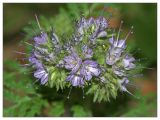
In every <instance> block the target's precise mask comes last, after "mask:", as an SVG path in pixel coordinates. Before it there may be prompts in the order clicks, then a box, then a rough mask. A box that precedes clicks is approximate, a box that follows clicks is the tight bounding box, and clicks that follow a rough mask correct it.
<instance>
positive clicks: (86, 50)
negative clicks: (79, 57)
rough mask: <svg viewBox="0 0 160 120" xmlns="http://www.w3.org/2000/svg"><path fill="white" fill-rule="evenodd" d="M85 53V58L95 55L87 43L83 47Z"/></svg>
mask: <svg viewBox="0 0 160 120" xmlns="http://www.w3.org/2000/svg"><path fill="white" fill-rule="evenodd" d="M82 51H83V54H84V56H85V58H91V57H92V56H93V51H92V49H90V48H89V47H88V46H87V45H84V46H83V47H82Z"/></svg>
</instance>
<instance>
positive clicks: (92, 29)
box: [28, 16, 137, 102]
mask: <svg viewBox="0 0 160 120" xmlns="http://www.w3.org/2000/svg"><path fill="white" fill-rule="evenodd" d="M36 20H37V26H39V31H40V32H39V34H37V35H35V36H34V37H33V38H32V39H33V40H32V42H33V44H32V45H31V46H32V50H31V51H30V53H29V57H28V61H29V66H30V67H32V68H33V75H34V77H35V79H36V80H37V81H38V82H39V83H40V84H42V85H45V86H48V87H56V89H57V90H59V89H65V88H66V87H67V88H68V87H70V88H72V87H81V88H82V89H83V88H85V89H86V94H87V95H88V94H93V95H94V99H93V100H94V101H98V102H101V101H109V100H110V98H111V97H113V98H116V96H117V94H118V93H119V91H121V92H127V93H129V94H131V92H129V91H128V89H127V85H128V84H129V83H130V77H131V76H132V75H134V74H137V73H135V69H136V67H137V63H136V60H135V58H134V57H133V56H132V54H130V53H129V51H128V50H127V45H126V40H127V39H128V36H129V35H130V34H132V29H133V27H131V29H130V31H129V32H128V33H127V35H126V37H124V38H121V37H120V33H121V30H122V24H123V21H122V22H121V23H120V27H119V30H118V31H117V32H115V30H114V29H111V28H110V26H109V20H108V19H107V18H105V17H104V16H99V17H96V18H94V17H89V18H85V17H80V19H79V20H78V22H77V23H76V25H75V28H74V32H72V34H71V35H70V36H71V37H69V39H68V37H64V36H63V37H62V36H61V35H60V34H61V33H56V30H53V29H52V28H50V29H49V30H45V29H44V28H43V26H42V25H41V23H40V22H39V20H38V18H37V16H36ZM62 24H63V23H62ZM65 27H67V26H65ZM65 27H63V28H59V29H67V28H65ZM53 28H54V27H53ZM28 44H31V43H28ZM131 95H132V94H131Z"/></svg>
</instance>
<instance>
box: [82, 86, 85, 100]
mask: <svg viewBox="0 0 160 120" xmlns="http://www.w3.org/2000/svg"><path fill="white" fill-rule="evenodd" d="M82 92H83V99H84V98H85V96H84V87H82Z"/></svg>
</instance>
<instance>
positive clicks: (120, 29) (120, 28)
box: [117, 21, 123, 45]
mask: <svg viewBox="0 0 160 120" xmlns="http://www.w3.org/2000/svg"><path fill="white" fill-rule="evenodd" d="M122 24H123V21H121V23H120V27H119V31H118V35H117V45H118V39H119V36H120V32H121V31H122Z"/></svg>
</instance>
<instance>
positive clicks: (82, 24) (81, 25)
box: [78, 17, 88, 35]
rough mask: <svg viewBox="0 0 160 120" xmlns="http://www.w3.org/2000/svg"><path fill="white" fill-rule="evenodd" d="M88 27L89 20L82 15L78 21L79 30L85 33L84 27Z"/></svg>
mask: <svg viewBox="0 0 160 120" xmlns="http://www.w3.org/2000/svg"><path fill="white" fill-rule="evenodd" d="M87 27H88V23H87V20H86V19H85V18H84V17H82V18H81V19H80V21H79V23H78V32H79V33H80V34H81V35H83V34H84V29H85V28H87Z"/></svg>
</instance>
